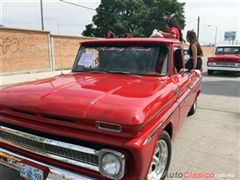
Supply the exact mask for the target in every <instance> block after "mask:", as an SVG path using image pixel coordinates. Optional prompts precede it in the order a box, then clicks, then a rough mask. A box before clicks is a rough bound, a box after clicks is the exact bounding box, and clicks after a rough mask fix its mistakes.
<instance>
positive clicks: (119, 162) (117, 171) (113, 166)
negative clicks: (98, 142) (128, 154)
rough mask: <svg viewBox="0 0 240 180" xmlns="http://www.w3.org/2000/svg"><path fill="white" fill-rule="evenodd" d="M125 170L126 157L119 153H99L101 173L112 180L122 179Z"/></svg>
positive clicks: (106, 151)
mask: <svg viewBox="0 0 240 180" xmlns="http://www.w3.org/2000/svg"><path fill="white" fill-rule="evenodd" d="M124 170H125V156H124V155H123V154H122V153H119V152H117V151H112V150H108V149H102V150H100V151H99V171H100V173H101V174H102V175H103V176H106V177H108V178H111V179H121V178H122V177H123V175H124Z"/></svg>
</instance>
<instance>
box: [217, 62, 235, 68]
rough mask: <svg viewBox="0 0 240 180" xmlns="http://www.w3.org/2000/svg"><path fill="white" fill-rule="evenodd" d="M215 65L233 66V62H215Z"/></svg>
mask: <svg viewBox="0 0 240 180" xmlns="http://www.w3.org/2000/svg"><path fill="white" fill-rule="evenodd" d="M216 66H226V67H234V66H235V63H232V62H216Z"/></svg>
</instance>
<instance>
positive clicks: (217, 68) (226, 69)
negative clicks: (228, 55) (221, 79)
mask: <svg viewBox="0 0 240 180" xmlns="http://www.w3.org/2000/svg"><path fill="white" fill-rule="evenodd" d="M207 69H208V70H216V71H235V72H240V68H235V67H214V66H208V67H207Z"/></svg>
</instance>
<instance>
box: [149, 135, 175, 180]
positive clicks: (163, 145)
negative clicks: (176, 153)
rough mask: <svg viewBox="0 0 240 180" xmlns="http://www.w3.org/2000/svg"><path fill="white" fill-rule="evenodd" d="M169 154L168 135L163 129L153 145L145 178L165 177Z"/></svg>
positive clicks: (158, 179) (161, 179)
mask: <svg viewBox="0 0 240 180" xmlns="http://www.w3.org/2000/svg"><path fill="white" fill-rule="evenodd" d="M171 154H172V146H171V139H170V136H169V135H168V133H167V132H166V131H163V132H162V134H161V135H160V136H159V138H158V140H157V142H156V145H155V149H154V153H153V157H152V162H151V165H150V168H149V171H148V175H147V180H163V179H164V178H165V176H166V175H167V171H168V168H169V165H170V161H171Z"/></svg>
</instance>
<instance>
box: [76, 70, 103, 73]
mask: <svg viewBox="0 0 240 180" xmlns="http://www.w3.org/2000/svg"><path fill="white" fill-rule="evenodd" d="M72 72H76V73H81V72H88V73H107V72H106V71H102V70H79V71H76V70H75V71H72Z"/></svg>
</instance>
